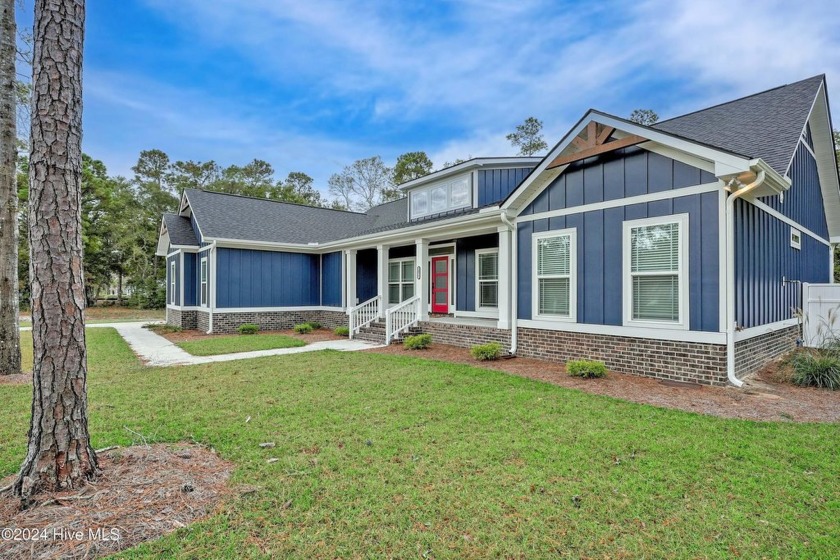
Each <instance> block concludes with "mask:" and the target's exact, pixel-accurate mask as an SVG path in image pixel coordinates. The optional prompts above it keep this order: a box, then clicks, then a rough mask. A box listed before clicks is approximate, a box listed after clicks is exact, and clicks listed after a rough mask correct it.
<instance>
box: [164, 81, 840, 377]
mask: <svg viewBox="0 0 840 560" xmlns="http://www.w3.org/2000/svg"><path fill="white" fill-rule="evenodd" d="M831 131H832V127H831V121H830V114H829V105H828V97H827V94H826V84H825V78H824V76H816V77H813V78H809V79H807V80H803V81H801V82H797V83H794V84H790V85H786V86H782V87H778V88H775V89H772V90H768V91H765V92H762V93H758V94H755V95H751V96H749V97H745V98H742V99H738V100H735V101H731V102H728V103H724V104H721V105H717V106H714V107H710V108H707V109H703V110H700V111H697V112H694V113H689V114H687V115H683V116H680V117H677V118H673V119H670V120H666V121H662V122H659V123H656V124H654V125H653V126H643V125H640V124H636V123H633V122H630V121H627V120H625V119H622V118H619V117H616V116H613V115H608V114H605V113H602V112H599V111H595V110H590V111H589V112H587V113H586V114H585V115H584V116H583V117H582V118H581V119H580V121H578V123H577V124H576V125H575V126H574V127H573V128H572V129H571V130H570V131H569V132H568V134H566V136H565V137H564V138H563V139H562V140H561V141H560V142H559V143H558V144H557V145H555V146H554V147H553V148H552V149H551V151H550V152H549V153H548V155H547V156H545V157H543V158H532V157H508V158H476V159H472V160H469V161H466V162H463V163H460V164H458V165H455V166H452V167H449V168H446V169H443V170H440V171H437V172H434V173H431V174H429V175H427V176H425V177H422V178H419V179H416V180H413V181H410V182H408V183H406V184H404V185H402V189H403V190H404V191H405V195H406V196H405V197H404V198H402V199H401V200H398V201H395V202H389V203H386V204H382V205H380V206H376V207H374V208H371V209H370V210H369V211H368V212H366V213H354V212H342V211H336V210H329V209H324V208H312V207H306V206H299V205H294V204H288V203H282V202H274V201H269V200H263V199H253V198H247V197H241V196H233V195H228V194H221V193H214V192H207V191H201V190H187V191H186V192H185V193H184V195H183V197H182V199H181V205H180V210H179V212H178V213H177V214H167V215H165V216H164V217H163V222H162V225H161V233H160V241H159V244H158V251H157V254H158V255H160V256H163V257H165V258H166V261H167V321H168V322H169V323H170V324H174V325H178V326H181V327H184V328H192V329H195V328H197V329H201V330H203V331H207V332H231V331H234V330H235V329H236V328H237V327H238V326H239V325H240V324H242V323H257V324H259V325H260V326H261V327H262V328H263V329H282V328H289V327H291V326H292V325H294V324H296V323H300V322H304V321H309V320H317V321H318V322H320V323H322V324H323V325H325V326H330V327H335V326H339V325H348V326H349V327H350V328H351V336H356V337H361V338H364V339H369V340H373V341H376V342H379V343H386V342H391V341H392V340H395V339H397V338H399V337H400V336H401V335H402V334H404V333H405V332H408V331H409V330H413V331H416V330H420V331H424V332H429V333H431V334H432V335H433V336H434V338H435V340H437V341H438V342H441V343H448V344H454V345H457V346H472V345H474V344H477V343H481V342H486V341H498V342H500V343H502V344H503V345H504V346H505V347H506V349H507V350H508V351H509V352H511V353H512V354H515V355H518V356H527V357H536V358H542V359H546V360H559V361H566V360H569V359H576V358H590V359H598V360H601V361H603V362H605V363H606V364H607V366H608V367H609V368H610V369H612V370H614V371H620V372H626V373H631V374H640V375H649V376H654V377H659V378H665V379H673V380H680V381H690V382H695V383H705V384H715V385H722V384H726V383H732V384H734V385H738V386H740V384H741V381H740V378H742V377H743V376H745V375H747V374H750V373H752V372H755V371H756V370H757V369H759V368H760V367H761V366H763V365H764V364H765V363H766V362H768V361H770V360H772V359H774V358H776V357H778V356H779V355H781V354H782V353H784V352H786V351H787V350H789V349H791V348H793V347H794V346H795V344H796V341H797V338H798V337H799V326H798V323H797V318H796V316H797V309H798V308H799V307H800V306H801V300H800V297H801V296H800V294H801V283H804V282H810V283H819V282H831V281H832V279H833V274H832V271H833V255H834V251H833V248H834V244H836V243H838V242H840V181H838V172H837V166H836V163H835V153H834V144H833V140H832V134H831Z"/></svg>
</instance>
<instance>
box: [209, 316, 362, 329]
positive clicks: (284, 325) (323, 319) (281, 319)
mask: <svg viewBox="0 0 840 560" xmlns="http://www.w3.org/2000/svg"><path fill="white" fill-rule="evenodd" d="M309 321H316V322H318V323H321V326H323V327H325V328H328V329H334V328H336V327H339V326H345V327H346V326H347V325H348V321H349V319H348V317H347V314H346V313H345V312H344V311H257V312H246V313H214V314H213V332H214V333H233V332H236V330H237V329H238V328H239V325H242V324H244V323H254V324H256V325H259V326H260V330H263V331H279V330H285V329H291V328H292V327H294V326H295V325H298V324H300V323H306V322H309ZM200 322H201V321H200V320H199V323H200ZM199 328H201V327H199ZM205 330H206V329H205Z"/></svg>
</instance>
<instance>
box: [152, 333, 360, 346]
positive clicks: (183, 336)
mask: <svg viewBox="0 0 840 560" xmlns="http://www.w3.org/2000/svg"><path fill="white" fill-rule="evenodd" d="M152 330H154V329H152ZM158 334H159V335H161V336H162V337H164V338H165V339H167V340H168V341H170V342H174V343H176V344H177V343H179V342H187V341H190V340H204V339H206V338H217V337H220V336H228V337H229V336H260V335H264V334H282V335H284V336H289V337H292V338H297V339H300V340H302V341H304V342H306V343H307V344H309V343H311V342H322V341H324V340H342V339H346V338H347V337H346V336H338V335H337V334H335V333H334V332H332V331H331V330H329V329H318V330H317V331H312V332H311V333H309V334H298V333H296V332H295V331H293V330H291V329H288V330H283V331H260V332H259V333H258V334H249V335H240V334H236V333H234V334H207V333H206V332H203V331H198V330H188V331H178V332H159V333H158Z"/></svg>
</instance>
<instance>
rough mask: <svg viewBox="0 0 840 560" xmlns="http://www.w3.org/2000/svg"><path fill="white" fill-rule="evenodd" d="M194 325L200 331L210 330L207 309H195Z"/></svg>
mask: <svg viewBox="0 0 840 560" xmlns="http://www.w3.org/2000/svg"><path fill="white" fill-rule="evenodd" d="M195 316H196V320H195V326H196V328H197V329H198V330H200V331H202V332H207V331H208V330H210V313H209V312H208V311H196V312H195Z"/></svg>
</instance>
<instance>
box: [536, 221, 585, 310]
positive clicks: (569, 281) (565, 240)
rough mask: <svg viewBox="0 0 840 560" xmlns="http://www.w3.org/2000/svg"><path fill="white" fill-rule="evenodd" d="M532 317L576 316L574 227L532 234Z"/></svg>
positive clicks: (575, 245)
mask: <svg viewBox="0 0 840 560" xmlns="http://www.w3.org/2000/svg"><path fill="white" fill-rule="evenodd" d="M532 246H533V249H532V250H533V263H532V265H533V288H532V292H533V302H532V306H533V315H534V318H535V319H537V318H541V319H552V320H562V321H575V320H576V318H577V232H576V230H575V229H574V228H571V229H564V230H557V231H547V232H542V233H535V234H534V235H533V243H532Z"/></svg>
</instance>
